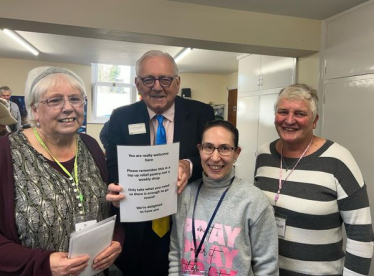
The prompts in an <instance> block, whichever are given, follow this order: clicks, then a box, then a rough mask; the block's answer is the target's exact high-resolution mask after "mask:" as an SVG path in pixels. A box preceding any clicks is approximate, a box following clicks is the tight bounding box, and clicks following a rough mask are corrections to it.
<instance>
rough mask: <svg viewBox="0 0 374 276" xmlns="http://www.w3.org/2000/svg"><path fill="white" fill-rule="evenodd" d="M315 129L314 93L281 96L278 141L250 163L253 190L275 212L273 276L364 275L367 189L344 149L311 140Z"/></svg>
mask: <svg viewBox="0 0 374 276" xmlns="http://www.w3.org/2000/svg"><path fill="white" fill-rule="evenodd" d="M317 121H318V97H317V92H316V90H315V89H312V88H310V87H308V86H307V85H305V84H295V85H291V86H290V87H287V88H285V89H283V90H282V91H281V92H280V93H279V96H278V99H277V101H276V103H275V121H274V124H275V127H276V130H277V132H278V135H279V137H280V139H277V140H276V141H274V142H272V143H270V144H266V145H263V146H262V147H261V148H260V150H259V152H258V155H257V161H256V170H255V185H256V186H257V187H259V188H260V189H262V190H263V191H264V192H265V194H266V195H267V197H268V198H269V200H270V202H271V204H272V205H273V206H274V209H275V214H276V219H277V227H278V237H279V255H280V256H279V266H280V275H281V276H298V275H300V276H301V275H345V276H347V275H355V276H357V275H368V274H369V270H370V263H371V258H372V255H373V242H372V241H373V230H372V224H371V215H370V207H369V200H368V195H367V191H366V185H365V182H364V180H363V177H362V174H361V172H360V169H359V168H358V166H357V164H356V162H355V160H354V158H353V157H352V155H351V154H350V152H349V151H348V150H347V149H345V148H344V147H342V146H341V145H339V144H337V143H334V142H332V141H330V140H326V139H323V138H321V137H317V136H314V135H313V129H314V128H315V127H316V124H317ZM343 223H344V225H345V230H346V234H347V242H346V245H345V248H343V234H342V226H343ZM344 251H345V253H344Z"/></svg>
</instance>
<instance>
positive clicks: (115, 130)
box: [107, 97, 214, 276]
mask: <svg viewBox="0 0 374 276" xmlns="http://www.w3.org/2000/svg"><path fill="white" fill-rule="evenodd" d="M211 120H214V111H213V108H212V107H210V106H209V105H207V104H203V103H201V102H197V101H193V100H186V99H183V98H180V97H176V99H175V115H174V139H173V141H174V142H180V150H179V159H190V160H191V161H192V164H193V174H192V176H191V178H190V181H193V180H195V179H197V178H201V174H202V167H201V161H200V156H199V151H198V149H197V147H196V146H197V144H198V143H200V142H201V136H202V132H203V129H204V126H205V124H206V122H208V121H211ZM140 123H144V124H145V128H146V133H143V134H136V135H130V134H129V128H128V126H129V125H131V124H140ZM149 123H150V119H149V114H148V110H147V107H146V105H145V103H144V102H143V101H140V102H137V103H134V104H131V105H128V106H123V107H120V108H118V109H116V110H114V111H113V113H112V116H111V117H110V123H109V134H108V138H109V139H108V140H109V147H108V152H107V166H108V173H109V183H118V163H117V145H138V146H140V145H150V144H151V142H150V132H149V131H150V125H149ZM117 211H118V209H117ZM124 226H125V232H126V234H125V243H124V246H123V250H122V254H121V256H120V257H119V258H118V259H117V260H116V265H117V266H118V267H119V268H120V269H121V270H122V272H123V273H124V275H151V276H153V275H167V271H168V268H169V261H168V252H169V244H170V231H169V232H168V233H167V234H166V235H164V236H163V237H162V238H159V237H158V236H157V235H156V234H155V233H154V232H153V230H152V222H151V221H147V222H137V223H124Z"/></svg>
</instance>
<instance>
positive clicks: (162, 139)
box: [152, 115, 170, 238]
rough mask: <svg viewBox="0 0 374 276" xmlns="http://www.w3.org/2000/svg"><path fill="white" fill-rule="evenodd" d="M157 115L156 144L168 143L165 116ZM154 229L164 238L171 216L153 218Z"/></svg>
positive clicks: (168, 228)
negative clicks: (164, 122)
mask: <svg viewBox="0 0 374 276" xmlns="http://www.w3.org/2000/svg"><path fill="white" fill-rule="evenodd" d="M155 117H156V119H157V121H158V127H157V132H156V139H155V145H162V144H166V131H165V128H164V125H163V121H164V116H162V115H156V116H155ZM152 229H153V231H154V232H155V233H156V234H157V235H158V236H159V237H160V238H162V237H163V236H164V235H165V234H166V233H167V232H168V231H169V230H170V220H169V216H167V217H163V218H159V219H154V220H152Z"/></svg>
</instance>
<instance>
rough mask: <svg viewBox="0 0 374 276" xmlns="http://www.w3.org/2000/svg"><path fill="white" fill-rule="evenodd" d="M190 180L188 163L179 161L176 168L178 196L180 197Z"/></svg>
mask: <svg viewBox="0 0 374 276" xmlns="http://www.w3.org/2000/svg"><path fill="white" fill-rule="evenodd" d="M189 178H190V162H189V161H187V160H179V167H178V181H177V187H178V195H180V194H181V193H182V192H183V190H184V188H186V185H187V183H188V179H189Z"/></svg>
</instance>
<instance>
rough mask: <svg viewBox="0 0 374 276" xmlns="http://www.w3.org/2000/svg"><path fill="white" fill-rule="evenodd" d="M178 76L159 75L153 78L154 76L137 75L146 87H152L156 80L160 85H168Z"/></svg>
mask: <svg viewBox="0 0 374 276" xmlns="http://www.w3.org/2000/svg"><path fill="white" fill-rule="evenodd" d="M177 77H178V76H173V77H167V76H162V77H159V78H155V77H145V78H142V77H138V78H139V79H140V80H141V81H142V83H143V85H144V86H146V87H153V86H154V85H155V83H156V80H158V81H159V83H160V85H161V86H162V87H169V86H170V85H171V84H172V82H173V80H174V79H176V78H177Z"/></svg>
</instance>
